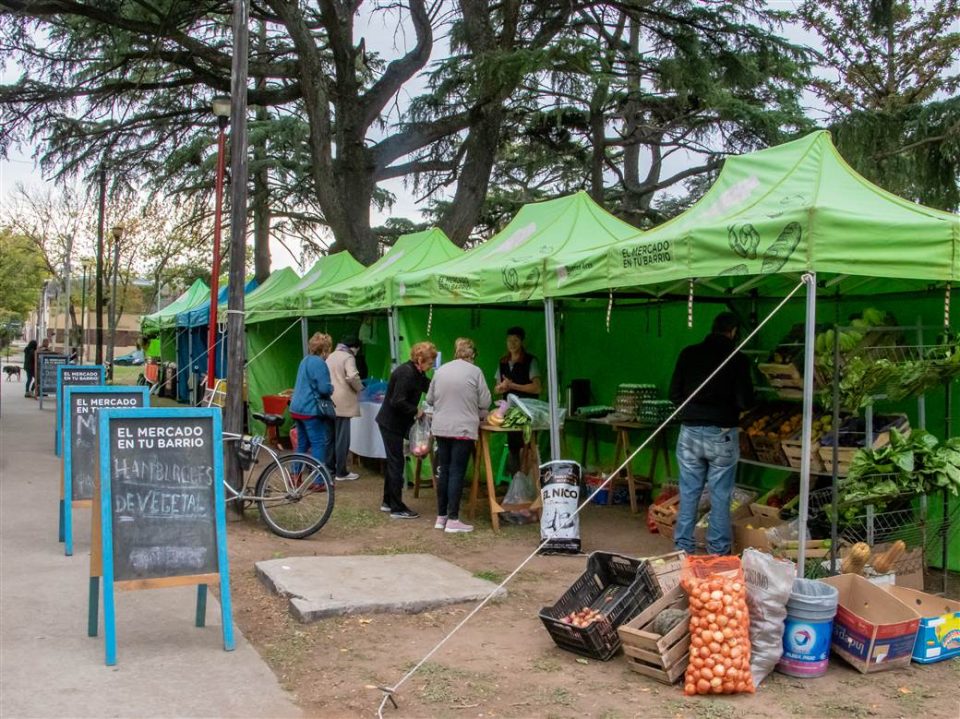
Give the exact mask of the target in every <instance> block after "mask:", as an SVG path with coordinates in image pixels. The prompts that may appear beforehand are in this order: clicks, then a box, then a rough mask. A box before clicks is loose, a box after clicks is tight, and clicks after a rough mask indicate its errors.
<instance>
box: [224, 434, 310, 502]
mask: <svg viewBox="0 0 960 719" xmlns="http://www.w3.org/2000/svg"><path fill="white" fill-rule="evenodd" d="M263 440H264V438H263V436H262V435H249V434H244V435H241V434H235V433H233V432H224V433H223V443H224V445H226V444H227V443H228V442H236V443H237V449H236V450H235V452H236V453H237V454H238V455H239V454H240V453H241V452H244V451H246V452H247V453H248V457H247V458H246V461H247V462H249V467H247V468H246V469H244V470H243V483H242V484H241V485H240V491H237V490H236V489H234V488H233V487H231V486H230V485H229V484H228V483H227V482H226V480H224V483H223V484H224V488H225V490H226V492H227V494H229V495H230V496H229V497H227V499H226V501H228V502H232V501H241V502H243V501H250V502H265V503H275V504H279V503H283V502H286V501H288V498H287V497H279V496H272V497H260V496H257V495H256V494H255V492H254V491H252V490H251V491H250V492H248V491H247V487H248V485H249V483H250V477H251V476H252V475H253V469H254V467H256V466H257V459H258V458H259V456H260V451H261V450H265V451H266V452H267V454H268V455H270V461H272V462H273V463H274V464H275V465H276V466H277V469H278V470H279V471H280V473H281V477H282V478H283V486H284V490H285V492H286V494H287V495H294V496H296V497H302V496H303V495H304V494H306V492H308V491H309V489H310V487H311V485H312V484H313V481H314V479H316V472H315V471H314V472H312V473H311V474H310V475H309V476H308V477H307V478H306V479H304V478H302V477H301V478H300V479H299V481H294V479H293V476H292V475H291V474H290V473H289V472H287V470H286V468H285V467H284V466H283V463H282V462H280V454H279V453H278V452H277V451H276V450H274V449H273V448H272V447H270V446H269V445H266V444H264V443H263ZM245 445H246V446H245ZM241 466H243V465H242V464H241Z"/></svg>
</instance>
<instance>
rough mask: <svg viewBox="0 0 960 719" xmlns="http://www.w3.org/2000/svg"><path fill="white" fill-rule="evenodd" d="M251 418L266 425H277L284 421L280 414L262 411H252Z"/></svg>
mask: <svg viewBox="0 0 960 719" xmlns="http://www.w3.org/2000/svg"><path fill="white" fill-rule="evenodd" d="M253 418H254V419H257V420H260V421H261V422H263V423H264V424H265V425H267V426H268V427H279V426H280V425H281V424H283V422H284V418H283V415H282V414H265V413H263V412H254V413H253Z"/></svg>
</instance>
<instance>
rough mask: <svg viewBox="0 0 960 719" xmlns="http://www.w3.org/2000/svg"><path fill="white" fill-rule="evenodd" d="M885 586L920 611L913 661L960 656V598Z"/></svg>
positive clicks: (940, 660)
mask: <svg viewBox="0 0 960 719" xmlns="http://www.w3.org/2000/svg"><path fill="white" fill-rule="evenodd" d="M885 589H886V590H887V591H888V592H889V593H890V594H891V595H893V596H894V597H896V598H897V599H899V600H900V601H901V602H903V603H904V604H906V605H907V606H908V607H910V608H911V609H913V610H914V611H916V612H917V613H918V614H919V615H920V629H919V631H918V632H917V639H916V642H915V643H914V645H913V661H915V662H918V663H920V664H932V663H933V662H942V661H943V660H944V659H951V658H953V657H957V656H960V602H957V601H954V600H952V599H945V598H944V597H936V596H934V595H932V594H926V593H924V592H918V591H916V590H915V589H907V588H906V587H885Z"/></svg>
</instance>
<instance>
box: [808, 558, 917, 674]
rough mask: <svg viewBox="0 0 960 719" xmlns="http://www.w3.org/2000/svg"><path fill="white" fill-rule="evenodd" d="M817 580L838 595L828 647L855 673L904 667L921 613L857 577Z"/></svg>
mask: <svg viewBox="0 0 960 719" xmlns="http://www.w3.org/2000/svg"><path fill="white" fill-rule="evenodd" d="M820 581H822V582H825V583H826V584H830V585H831V586H834V587H836V588H837V590H838V591H839V592H840V597H839V603H838V606H837V616H836V618H835V619H834V620H833V639H832V642H831V647H832V648H833V651H834V652H836V653H837V654H838V655H839V656H840V657H842V658H843V659H845V660H846V661H847V663H849V664H850V665H851V666H853V667H854V668H855V669H857V670H858V671H860V672H862V673H864V674H868V673H871V672H879V671H883V670H885V669H895V668H896V667H902V666H907V665H909V664H910V658H911V655H912V654H913V645H914V643H915V641H916V638H917V629H918V628H919V626H920V614H919V613H918V612H916V611H914V610H913V609H912V608H911V607H908V606H907V605H906V604H904V603H903V602H901V601H900V600H899V599H897V598H896V597H894V596H892V595H891V594H889V593H887V592H886V591H884V590H883V589H881V588H880V587H878V586H876V585H874V584H871V583H870V582H869V581H868V580H866V579H864V578H863V577H861V576H859V575H857V574H841V575H839V576H837V577H828V578H827V579H821V580H820Z"/></svg>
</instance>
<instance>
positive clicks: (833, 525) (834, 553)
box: [830, 325, 840, 574]
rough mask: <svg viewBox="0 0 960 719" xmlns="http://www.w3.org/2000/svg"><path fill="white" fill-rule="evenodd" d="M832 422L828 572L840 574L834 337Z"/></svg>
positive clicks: (835, 330) (836, 345)
mask: <svg viewBox="0 0 960 719" xmlns="http://www.w3.org/2000/svg"><path fill="white" fill-rule="evenodd" d="M833 335H834V338H838V337H840V325H834V326H833ZM832 394H833V424H832V425H831V427H832V429H831V434H832V435H833V447H832V448H831V452H830V456H831V460H832V462H833V470H832V471H831V473H830V490H831V499H830V504H831V506H832V507H833V513H832V519H831V521H830V573H831V574H840V565H839V563H838V562H837V557H838V556H839V554H838V552H839V549H838V547H837V541H838V537H837V522H839V521H840V510H839V507H838V505H839V504H840V488H839V481H840V480H839V474H840V342H839V341H838V340H837V339H834V342H833V392H832Z"/></svg>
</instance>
